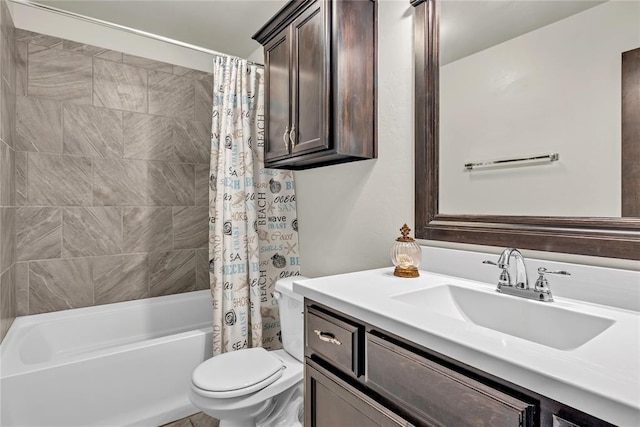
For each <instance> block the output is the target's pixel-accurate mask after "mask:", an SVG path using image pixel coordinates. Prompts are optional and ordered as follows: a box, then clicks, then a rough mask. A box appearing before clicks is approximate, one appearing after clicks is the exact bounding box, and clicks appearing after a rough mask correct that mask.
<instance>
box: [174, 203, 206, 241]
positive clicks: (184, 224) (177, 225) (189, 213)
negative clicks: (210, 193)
mask: <svg viewBox="0 0 640 427" xmlns="http://www.w3.org/2000/svg"><path fill="white" fill-rule="evenodd" d="M208 241H209V208H208V207H204V206H203V207H191V206H186V207H174V208H173V247H174V249H195V248H204V247H206V246H207V243H208Z"/></svg>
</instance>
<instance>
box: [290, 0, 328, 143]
mask: <svg viewBox="0 0 640 427" xmlns="http://www.w3.org/2000/svg"><path fill="white" fill-rule="evenodd" d="M326 10H327V9H326V6H325V2H320V1H318V2H316V3H314V4H313V5H312V6H310V7H309V8H308V9H307V10H306V11H305V12H304V13H302V14H301V15H300V16H299V17H298V18H296V19H295V21H293V23H292V25H291V27H292V41H293V55H292V60H293V62H292V68H291V72H292V82H293V85H292V94H291V95H292V97H291V100H292V102H291V114H292V116H293V117H292V123H293V125H294V128H293V131H292V132H291V140H292V152H293V153H294V154H298V153H303V152H310V151H317V150H320V149H324V148H327V147H328V143H329V138H328V129H327V127H328V111H329V105H330V102H329V95H328V92H327V91H328V84H327V79H328V77H329V71H328V70H329V69H330V64H329V54H328V51H329V46H330V44H329V40H328V31H326V30H325V28H327V26H326V22H325V21H326V20H327V19H328V17H327V15H326V13H327V12H326Z"/></svg>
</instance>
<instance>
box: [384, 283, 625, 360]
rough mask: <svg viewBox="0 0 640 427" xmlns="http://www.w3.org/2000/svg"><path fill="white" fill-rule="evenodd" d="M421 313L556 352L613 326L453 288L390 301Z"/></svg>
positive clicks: (533, 303)
mask: <svg viewBox="0 0 640 427" xmlns="http://www.w3.org/2000/svg"><path fill="white" fill-rule="evenodd" d="M391 298H392V299H394V300H396V301H400V302H403V303H406V304H411V305H414V306H417V307H419V308H420V309H421V310H425V311H429V312H433V313H438V314H441V315H444V316H448V317H451V318H454V319H458V320H463V321H466V322H471V323H473V324H475V325H478V326H482V327H485V328H489V329H493V330H495V331H498V332H502V333H505V334H508V335H512V336H515V337H518V338H522V339H525V340H528V341H533V342H536V343H538V344H542V345H546V346H549V347H553V348H556V349H559V350H573V349H575V348H578V347H580V346H581V345H583V344H585V343H587V342H589V341H590V340H592V339H593V338H595V337H596V336H598V335H599V334H601V333H602V332H604V331H605V330H606V329H607V328H609V327H610V326H611V325H613V323H614V322H615V321H614V320H612V319H608V318H605V317H599V316H594V315H591V314H586V313H581V312H577V311H572V310H567V309H565V308H562V307H559V306H557V305H554V303H545V302H538V301H531V300H527V299H524V298H519V297H513V296H507V295H502V294H500V293H497V292H493V293H492V292H487V291H485V290H476V289H471V288H466V287H462V286H455V285H439V286H436V287H433V288H427V289H421V290H418V291H413V292H408V293H405V294H400V295H395V296H392V297H391Z"/></svg>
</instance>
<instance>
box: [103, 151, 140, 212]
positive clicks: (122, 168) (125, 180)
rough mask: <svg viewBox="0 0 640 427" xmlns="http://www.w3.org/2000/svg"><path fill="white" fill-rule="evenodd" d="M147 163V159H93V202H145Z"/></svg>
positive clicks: (130, 204) (118, 204)
mask: <svg viewBox="0 0 640 427" xmlns="http://www.w3.org/2000/svg"><path fill="white" fill-rule="evenodd" d="M147 179H148V166H147V162H146V161H144V160H129V159H100V158H95V159H93V204H94V205H105V206H136V205H146V204H147V195H148V192H149V191H148V184H147Z"/></svg>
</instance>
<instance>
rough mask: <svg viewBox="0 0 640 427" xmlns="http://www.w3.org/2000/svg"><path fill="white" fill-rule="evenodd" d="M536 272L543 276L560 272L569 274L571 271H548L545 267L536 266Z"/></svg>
mask: <svg viewBox="0 0 640 427" xmlns="http://www.w3.org/2000/svg"><path fill="white" fill-rule="evenodd" d="M538 274H539V275H540V276H544V275H545V274H560V275H562V276H571V273H569V272H568V271H565V270H556V271H549V270H547V269H546V268H545V267H540V268H538Z"/></svg>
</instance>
